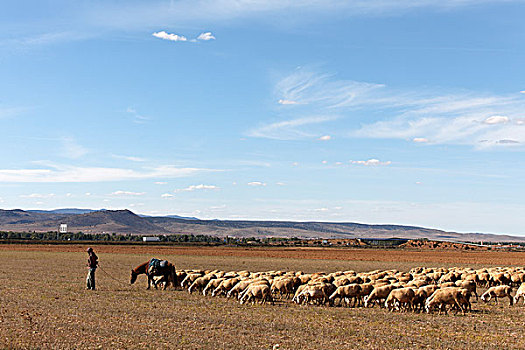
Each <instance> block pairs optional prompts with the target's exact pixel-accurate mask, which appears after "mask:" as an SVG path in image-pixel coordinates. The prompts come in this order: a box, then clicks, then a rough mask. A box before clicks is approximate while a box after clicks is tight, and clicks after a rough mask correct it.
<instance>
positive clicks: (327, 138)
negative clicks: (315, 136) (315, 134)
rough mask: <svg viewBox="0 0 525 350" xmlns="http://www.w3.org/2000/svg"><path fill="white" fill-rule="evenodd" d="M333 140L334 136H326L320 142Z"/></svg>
mask: <svg viewBox="0 0 525 350" xmlns="http://www.w3.org/2000/svg"><path fill="white" fill-rule="evenodd" d="M331 139H332V136H330V135H324V136H321V137H320V138H319V141H329V140H331Z"/></svg>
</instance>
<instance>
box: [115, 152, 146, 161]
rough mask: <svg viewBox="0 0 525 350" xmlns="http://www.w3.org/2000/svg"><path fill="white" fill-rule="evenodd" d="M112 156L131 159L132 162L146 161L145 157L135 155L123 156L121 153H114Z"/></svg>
mask: <svg viewBox="0 0 525 350" xmlns="http://www.w3.org/2000/svg"><path fill="white" fill-rule="evenodd" d="M111 156H112V157H113V158H115V159H124V160H129V161H131V162H145V161H146V159H144V158H140V157H134V156H123V155H119V154H112V155H111Z"/></svg>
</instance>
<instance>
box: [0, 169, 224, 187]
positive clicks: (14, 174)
mask: <svg viewBox="0 0 525 350" xmlns="http://www.w3.org/2000/svg"><path fill="white" fill-rule="evenodd" d="M208 171H214V170H211V169H197V168H177V167H174V166H172V165H163V166H158V167H155V168H141V169H140V170H135V169H125V168H103V167H76V166H64V165H50V166H48V167H47V168H40V169H0V182H9V183H30V182H32V183H37V182H44V183H54V182H62V183H68V182H109V181H125V180H143V179H155V178H178V177H185V176H190V175H193V174H196V173H199V172H208Z"/></svg>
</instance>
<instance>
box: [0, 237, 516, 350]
mask: <svg viewBox="0 0 525 350" xmlns="http://www.w3.org/2000/svg"><path fill="white" fill-rule="evenodd" d="M85 248H86V247H85V246H80V245H78V246H77V245H71V246H69V245H67V246H41V245H0V264H1V266H2V269H0V348H30V349H35V348H53V349H61V348H77V349H83V348H104V349H114V348H151V349H157V348H166V349H272V347H273V346H274V345H275V344H280V349H357V348H359V349H412V348H414V349H420V348H430V349H503V348H505V349H523V348H525V334H524V332H523V325H524V324H525V307H524V306H523V305H522V304H521V303H520V305H518V306H513V307H509V305H508V301H506V302H500V304H499V305H498V306H496V305H494V304H491V305H486V304H484V303H481V302H480V303H476V302H473V310H474V312H472V313H470V314H467V315H466V316H463V315H461V314H459V315H457V316H455V315H453V314H449V315H437V314H430V315H428V314H416V313H397V312H393V313H391V312H388V311H385V310H384V309H380V308H378V307H375V308H371V309H362V308H357V309H353V308H342V307H324V306H321V307H319V306H297V305H293V304H291V303H289V302H278V303H276V305H273V306H272V305H240V304H239V303H237V302H235V301H232V300H227V299H225V298H211V297H204V296H202V295H197V294H193V295H190V294H188V292H186V291H181V290H166V291H161V290H146V289H145V287H146V280H145V277H144V276H141V277H139V280H138V283H137V284H135V285H133V286H130V285H129V284H128V282H129V270H130V268H131V267H133V266H135V265H138V264H139V263H141V262H144V261H146V260H148V259H150V258H151V257H158V258H164V259H168V260H170V261H172V262H174V263H175V264H176V266H177V267H178V268H206V269H215V268H217V269H224V270H242V269H249V270H253V271H264V270H277V269H281V270H296V271H297V270H302V271H305V272H315V271H328V272H330V271H336V270H348V269H354V270H357V271H367V270H373V269H391V268H395V269H399V270H408V269H410V268H411V267H414V266H474V267H479V266H491V265H525V254H524V253H508V252H469V253H467V252H419V251H374V250H357V249H356V250H350V249H346V250H345V249H340V250H337V249H304V250H297V249H261V248H258V249H243V248H223V247H220V248H206V247H193V248H187V247H160V246H159V247H155V246H94V249H95V251H96V252H97V254H98V255H99V258H100V264H101V268H102V269H99V270H97V284H98V285H97V287H98V290H97V291H87V290H85V289H84V288H85V275H86V268H85V261H86V257H87V256H86V253H85ZM106 273H109V275H108V274H106ZM110 275H111V276H110ZM112 277H115V278H116V279H117V280H114V279H113V278H112Z"/></svg>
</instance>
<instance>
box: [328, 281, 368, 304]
mask: <svg viewBox="0 0 525 350" xmlns="http://www.w3.org/2000/svg"><path fill="white" fill-rule="evenodd" d="M360 292H361V287H360V286H359V284H356V283H353V284H349V285H347V286H340V287H337V289H336V290H335V292H333V293H332V294H331V295H330V297H329V299H330V300H331V302H332V303H334V302H335V299H339V302H340V303H341V302H342V300H343V299H344V301H345V303H346V304H347V306H350V300H351V299H353V301H354V307H355V306H356V304H357V299H358V297H359V294H360Z"/></svg>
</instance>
